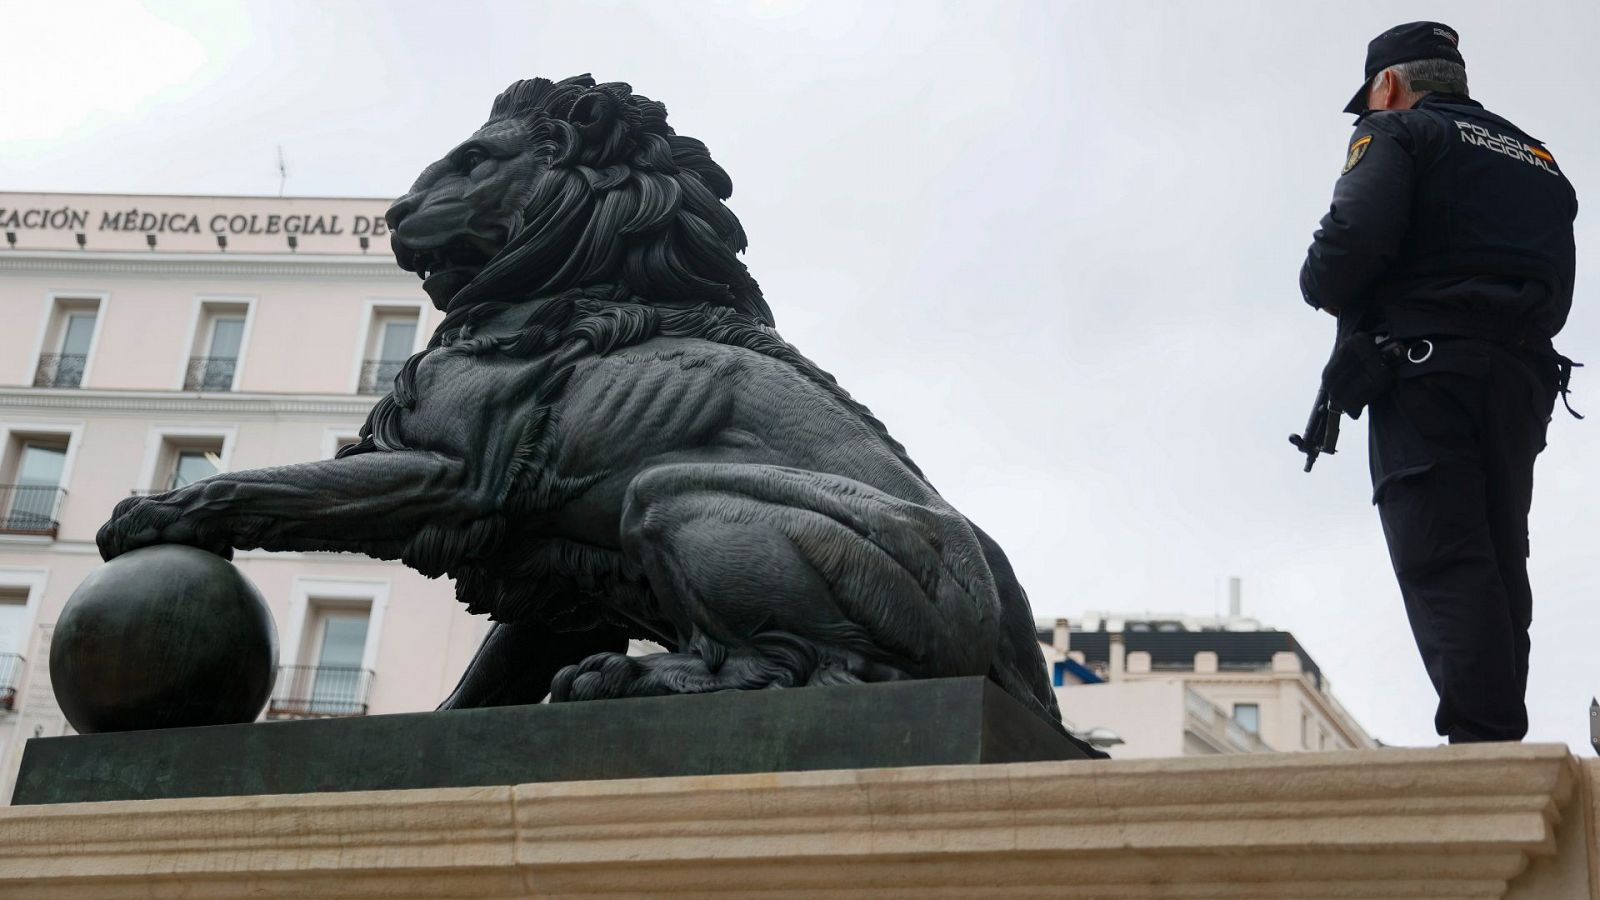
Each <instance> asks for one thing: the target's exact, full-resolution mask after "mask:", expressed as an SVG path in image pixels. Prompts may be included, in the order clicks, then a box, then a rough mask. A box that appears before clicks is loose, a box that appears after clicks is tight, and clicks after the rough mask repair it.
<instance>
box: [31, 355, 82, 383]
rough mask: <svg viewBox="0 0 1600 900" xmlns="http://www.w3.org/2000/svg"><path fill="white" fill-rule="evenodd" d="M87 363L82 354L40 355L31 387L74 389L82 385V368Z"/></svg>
mask: <svg viewBox="0 0 1600 900" xmlns="http://www.w3.org/2000/svg"><path fill="white" fill-rule="evenodd" d="M88 361H89V357H88V356H85V355H84V354H82V353H41V354H39V367H38V368H37V369H34V370H33V386H34V387H53V388H75V387H77V386H79V385H80V384H82V383H83V367H84V364H85V363H87V362H88Z"/></svg>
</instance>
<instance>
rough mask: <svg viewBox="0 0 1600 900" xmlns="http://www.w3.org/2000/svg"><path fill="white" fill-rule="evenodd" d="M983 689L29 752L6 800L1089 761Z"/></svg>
mask: <svg viewBox="0 0 1600 900" xmlns="http://www.w3.org/2000/svg"><path fill="white" fill-rule="evenodd" d="M1091 753H1093V754H1095V755H1103V754H1099V753H1098V751H1095V750H1093V749H1092V748H1089V747H1088V746H1087V745H1085V744H1081V743H1079V742H1076V741H1074V740H1073V739H1071V738H1068V737H1067V736H1066V735H1064V734H1061V733H1060V732H1058V731H1056V730H1055V729H1053V728H1052V727H1051V726H1050V725H1049V724H1047V723H1046V722H1045V721H1044V720H1043V719H1041V718H1039V717H1038V716H1036V715H1034V714H1033V713H1030V712H1029V711H1028V710H1027V709H1025V708H1023V706H1022V705H1021V704H1020V703H1018V702H1017V701H1016V700H1013V699H1012V698H1011V697H1010V696H1009V695H1008V694H1006V692H1005V691H1003V690H1001V689H1000V688H999V687H998V686H997V685H995V683H994V682H992V681H990V680H988V679H987V678H940V679H930V680H924V681H900V682H890V683H883V684H855V685H847V686H841V687H828V688H806V689H804V690H791V691H729V692H726V693H719V694H689V695H680V696H672V697H645V698H639V699H635V700H609V701H600V702H586V703H559V704H535V705H529V706H504V707H497V708H492V709H463V710H451V711H449V712H435V713H408V714H404V715H390V716H363V717H358V718H344V719H321V720H306V721H298V722H261V723H255V724H249V725H223V726H214V727H209V728H169V729H165V730H161V731H129V732H121V733H113V734H85V735H72V736H69V737H57V738H45V739H39V740H32V741H29V742H28V744H27V747H26V748H25V750H24V751H23V756H22V768H21V771H20V772H19V773H18V775H17V788H16V792H15V794H14V795H13V796H12V802H13V803H14V804H17V805H24V804H33V803H73V802H85V801H102V800H154V799H171V798H177V797H228V796H239V795H246V794H300V793H314V792H326V791H343V792H349V791H372V790H385V791H387V790H404V789H414V788H439V787H472V786H478V785H507V784H527V783H533V782H544V781H593V780H599V779H610V778H656V777H662V776H669V775H728V774H733V773H738V772H795V771H805V770H813V769H864V768H879V767H903V766H935V765H950V764H959V763H1003V762H1027V761H1036V760H1059V759H1083V758H1087V755H1088V754H1091Z"/></svg>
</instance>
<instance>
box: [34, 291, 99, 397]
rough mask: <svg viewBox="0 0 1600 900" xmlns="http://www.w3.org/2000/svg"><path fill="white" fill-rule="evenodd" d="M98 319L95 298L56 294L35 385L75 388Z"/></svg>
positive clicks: (82, 371)
mask: <svg viewBox="0 0 1600 900" xmlns="http://www.w3.org/2000/svg"><path fill="white" fill-rule="evenodd" d="M99 319H100V300H99V299H98V298H68V297H57V298H55V299H54V301H53V305H52V308H51V312H50V321H49V324H48V326H47V328H46V329H45V337H44V346H43V347H42V348H41V350H40V352H39V366H38V368H37V369H36V370H35V371H34V375H33V386H34V387H52V388H75V387H78V386H80V385H82V384H83V375H84V372H85V370H86V369H87V368H88V365H89V353H90V350H91V349H92V348H93V346H94V338H95V326H96V325H97V324H98V322H99Z"/></svg>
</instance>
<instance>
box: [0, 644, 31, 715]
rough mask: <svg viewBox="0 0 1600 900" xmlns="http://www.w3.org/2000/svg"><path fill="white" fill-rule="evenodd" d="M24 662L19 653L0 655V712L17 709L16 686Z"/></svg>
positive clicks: (20, 677)
mask: <svg viewBox="0 0 1600 900" xmlns="http://www.w3.org/2000/svg"><path fill="white" fill-rule="evenodd" d="M26 662H27V660H25V659H23V658H22V654H20V653H0V710H6V711H8V712H9V711H10V710H14V709H16V708H17V685H18V684H19V683H20V682H21V681H22V667H23V664H24V663H26Z"/></svg>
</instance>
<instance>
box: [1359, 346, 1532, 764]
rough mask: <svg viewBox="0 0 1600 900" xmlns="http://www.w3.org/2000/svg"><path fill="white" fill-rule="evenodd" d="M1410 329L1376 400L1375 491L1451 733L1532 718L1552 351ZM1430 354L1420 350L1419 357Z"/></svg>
mask: <svg viewBox="0 0 1600 900" xmlns="http://www.w3.org/2000/svg"><path fill="white" fill-rule="evenodd" d="M1427 350H1428V345H1427V344H1426V343H1423V342H1421V341H1412V342H1410V357H1409V359H1417V360H1420V362H1410V361H1409V359H1408V361H1407V362H1404V363H1401V364H1400V366H1399V368H1398V370H1397V371H1396V375H1397V376H1398V377H1397V380H1396V382H1395V386H1394V389H1393V390H1392V391H1390V392H1389V393H1388V394H1386V395H1385V396H1384V397H1382V398H1381V399H1380V400H1378V401H1377V402H1375V403H1373V404H1372V407H1371V416H1372V419H1371V423H1370V426H1369V429H1370V430H1369V438H1370V447H1369V450H1370V453H1369V462H1370V465H1371V468H1372V479H1373V502H1374V503H1375V504H1377V506H1378V511H1379V515H1380V518H1381V519H1382V521H1383V532H1384V536H1385V538H1386V539H1387V541H1388V544H1389V555H1390V559H1391V560H1392V562H1393V563H1394V571H1395V575H1396V576H1397V577H1398V579H1399V582H1400V591H1401V595H1402V596H1403V597H1404V599H1405V606H1406V614H1407V616H1408V618H1409V619H1410V620H1411V630H1412V633H1413V634H1414V635H1415V636H1416V641H1417V647H1418V649H1420V650H1421V651H1422V659H1423V663H1424V665H1425V666H1426V667H1427V671H1428V677H1429V678H1430V679H1432V681H1433V686H1434V688H1435V689H1436V690H1437V691H1438V693H1439V708H1438V712H1437V713H1436V714H1435V717H1434V723H1435V725H1436V726H1437V728H1438V732H1439V734H1441V735H1447V736H1448V737H1449V740H1450V742H1451V743H1461V742H1468V741H1504V740H1520V739H1521V738H1522V737H1523V736H1524V735H1525V734H1526V733H1527V730H1528V711H1527V706H1526V705H1525V703H1524V700H1523V697H1524V694H1525V691H1526V688H1527V681H1528V649H1529V641H1528V627H1529V625H1530V623H1531V622H1532V619H1533V598H1532V593H1531V590H1530V588H1529V585H1528V565H1527V560H1528V511H1529V507H1530V505H1531V504H1532V499H1533V463H1534V458H1535V457H1537V456H1538V455H1539V452H1540V451H1541V450H1543V449H1544V446H1545V428H1546V426H1547V425H1548V424H1549V421H1550V414H1551V409H1552V407H1553V404H1554V403H1555V397H1556V386H1555V383H1554V381H1553V379H1552V378H1551V377H1550V376H1549V375H1544V376H1541V374H1540V373H1541V372H1544V373H1548V372H1549V371H1550V365H1549V363H1548V362H1547V361H1543V360H1541V359H1539V358H1538V357H1534V356H1531V355H1526V354H1524V353H1522V352H1520V351H1516V350H1513V349H1510V348H1507V347H1504V346H1501V345H1496V344H1492V343H1488V342H1485V341H1479V340H1471V339H1460V338H1458V339H1440V340H1437V341H1435V342H1433V349H1432V353H1431V355H1428V353H1427ZM1425 356H1426V358H1424V357H1425Z"/></svg>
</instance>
